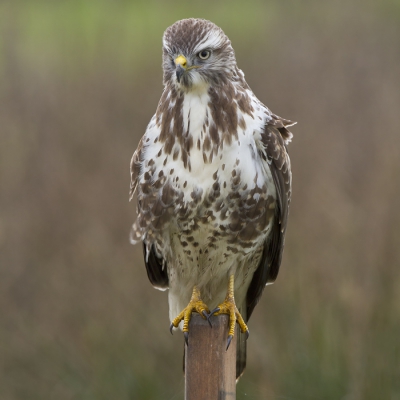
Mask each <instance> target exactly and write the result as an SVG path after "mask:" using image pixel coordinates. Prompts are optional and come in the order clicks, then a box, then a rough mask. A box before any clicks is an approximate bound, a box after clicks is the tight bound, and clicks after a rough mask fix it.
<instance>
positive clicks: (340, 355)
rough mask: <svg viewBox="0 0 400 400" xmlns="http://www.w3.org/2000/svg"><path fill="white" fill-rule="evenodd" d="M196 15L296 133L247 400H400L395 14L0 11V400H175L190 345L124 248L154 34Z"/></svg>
mask: <svg viewBox="0 0 400 400" xmlns="http://www.w3.org/2000/svg"><path fill="white" fill-rule="evenodd" d="M187 17H203V18H207V19H210V20H212V21H213V22H215V23H216V24H218V25H220V26H221V27H222V28H223V29H224V31H225V32H226V33H227V35H228V36H229V37H230V38H231V41H232V43H233V46H234V48H235V50H236V55H237V59H238V63H239V66H240V67H241V68H242V69H243V70H244V71H245V73H246V77H247V80H248V83H249V84H250V86H251V87H252V88H253V89H254V91H255V92H256V94H257V96H258V97H259V98H260V99H261V100H262V101H263V102H265V103H266V104H267V105H268V106H269V107H270V108H271V109H272V110H273V111H274V112H276V113H277V114H278V115H281V116H283V117H285V118H289V119H292V120H297V121H299V125H297V126H296V127H295V128H294V129H293V131H294V135H295V136H294V141H293V143H292V144H291V145H290V154H291V159H292V166H293V167H292V168H293V172H294V190H293V201H292V207H291V215H290V221H289V230H288V236H287V240H286V251H285V255H284V261H283V265H282V269H281V273H280V276H279V278H278V281H277V283H276V284H275V285H273V286H270V287H268V288H267V290H266V291H265V292H264V296H263V298H262V301H261V302H260V304H259V305H258V307H257V308H256V310H255V313H254V316H253V317H252V319H251V320H250V330H251V338H250V340H249V346H248V347H249V349H248V368H247V371H246V373H245V375H244V377H243V378H242V379H241V381H240V382H239V384H238V394H237V398H238V399H300V400H306V399H307V400H308V399H326V400H328V399H332V400H337V399H343V400H369V399H371V400H375V399H390V400H394V399H400V342H399V337H400V279H399V267H400V249H399V243H400V212H399V209H398V206H399V198H400V180H399V176H400V150H399V149H400V146H399V144H400V137H399V128H400V122H399V115H398V114H399V105H400V83H399V82H400V72H399V71H400V70H399V64H400V50H399V49H400V3H399V2H398V1H395V0H382V1H380V2H372V1H361V0H353V1H344V0H337V1H331V2H324V1H316V0H304V1H301V2H299V1H295V0H288V1H279V0H270V1H268V2H264V1H246V2H244V1H238V0H235V1H230V2H227V1H216V0H214V1H201V2H194V1H186V2H181V1H179V2H178V1H168V2H161V1H154V0H148V1H111V0H109V1H106V0H103V1H101V0H97V1H94V0H92V1H90V0H86V1H83V0H82V1H77V0H76V1H74V0H71V1H64V2H61V1H60V2H56V1H50V0H49V1H39V0H36V1H23V0H19V1H18V2H17V1H14V2H11V1H10V2H8V1H4V2H1V3H0V126H1V129H0V183H1V190H0V398H1V399H5V400H14V399H24V400H25V399H33V400H34V399H38V400H39V399H40V400H43V399H84V400H86V399H88V400H89V399H96V400H97V399H114V398H118V399H121V400H123V399H171V400H172V399H182V398H183V375H182V350H183V339H182V337H181V335H179V334H175V335H174V336H173V337H171V335H170V334H169V332H168V325H169V321H168V311H167V309H168V307H167V296H166V294H165V293H163V292H159V291H156V290H154V289H153V288H152V287H151V285H150V283H149V282H148V280H147V276H146V273H145V269H144V266H143V262H142V254H141V248H140V246H136V247H133V246H130V245H129V243H128V233H129V230H130V225H131V223H132V222H133V220H134V218H135V212H134V205H133V204H129V203H128V189H129V161H130V157H131V155H132V153H133V151H134V149H135V148H136V145H137V143H138V140H139V138H140V136H141V135H142V134H143V133H144V131H145V128H146V125H147V123H148V121H149V120H150V118H151V116H152V114H153V112H154V111H155V108H156V105H157V102H158V99H159V97H160V95H161V91H162V83H161V80H162V76H161V67H160V66H161V37H162V33H163V31H164V29H165V28H166V27H167V26H169V25H170V24H172V23H173V22H175V21H176V20H178V19H181V18H187Z"/></svg>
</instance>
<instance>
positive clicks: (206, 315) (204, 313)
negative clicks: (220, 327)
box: [202, 310, 212, 328]
mask: <svg viewBox="0 0 400 400" xmlns="http://www.w3.org/2000/svg"><path fill="white" fill-rule="evenodd" d="M202 314H203V315H204V318H205V319H206V320H207V322H208V324H209V325H210V326H211V328H212V324H211V321H210V315H209V314H207V312H206V310H203V312H202Z"/></svg>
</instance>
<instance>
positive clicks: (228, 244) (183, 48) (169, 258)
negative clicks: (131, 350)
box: [131, 19, 293, 319]
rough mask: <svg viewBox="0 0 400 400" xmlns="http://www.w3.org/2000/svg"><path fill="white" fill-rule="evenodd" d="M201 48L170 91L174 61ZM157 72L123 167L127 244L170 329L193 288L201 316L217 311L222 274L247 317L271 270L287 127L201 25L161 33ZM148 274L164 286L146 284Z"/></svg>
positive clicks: (286, 173) (285, 179) (281, 216)
mask: <svg viewBox="0 0 400 400" xmlns="http://www.w3.org/2000/svg"><path fill="white" fill-rule="evenodd" d="M203 48H207V49H210V50H211V51H212V55H211V57H210V59H209V60H208V63H203V64H201V68H197V69H193V70H191V71H190V72H188V73H186V74H185V75H184V76H183V77H182V80H181V81H180V82H178V81H177V79H176V76H175V73H174V70H175V65H174V63H173V60H174V57H176V56H177V55H179V54H183V55H184V56H185V57H186V58H187V59H188V60H189V61H188V62H193V57H194V55H195V54H196V53H197V52H199V51H201V50H202V49H203ZM190 60H192V61H190ZM163 68H164V84H165V88H164V92H163V94H162V97H161V99H160V102H159V104H158V107H157V111H156V113H155V115H154V116H153V118H152V119H151V121H150V123H149V125H148V127H147V130H146V133H145V135H144V136H143V138H142V139H141V141H140V143H139V146H138V148H137V150H136V152H135V153H134V155H133V157H132V163H131V176H132V181H131V196H132V195H133V193H134V192H135V190H136V191H137V196H138V209H137V211H138V217H137V220H136V222H135V224H134V225H133V227H132V232H131V241H132V242H133V243H137V242H140V241H143V243H144V245H145V255H146V263H147V268H148V273H149V278H150V280H151V281H152V283H153V284H154V285H155V286H158V287H159V288H161V289H166V288H169V304H170V318H171V319H172V318H174V317H175V316H176V315H177V314H179V312H180V311H181V310H182V309H183V308H184V307H185V306H186V305H187V303H188V301H189V299H190V296H191V292H192V289H193V286H194V285H197V286H198V287H199V288H200V291H201V293H202V297H203V300H204V301H205V302H206V303H207V304H208V306H209V307H210V309H212V308H214V307H215V306H217V305H218V304H219V303H221V302H222V301H223V300H224V297H225V294H226V289H227V282H228V280H227V279H228V276H229V275H230V274H231V273H234V274H235V299H236V303H237V304H238V305H239V306H240V307H242V308H246V307H247V315H248V317H249V316H250V314H251V312H252V310H253V308H254V306H255V304H256V303H257V301H258V299H259V297H260V295H261V292H262V288H263V287H264V286H265V284H266V283H268V282H269V281H273V280H274V279H275V278H276V274H277V271H278V269H279V264H280V259H281V254H282V249H283V242H284V234H285V227H286V222H287V214H288V206H289V202H290V194H291V171H290V160H289V156H288V154H287V151H286V146H287V144H288V143H289V142H290V140H291V137H292V134H291V133H290V132H289V131H288V129H287V128H288V127H289V126H290V125H292V124H293V123H292V122H290V121H288V120H285V119H282V118H279V117H277V116H276V115H275V114H273V113H271V111H270V110H269V109H268V108H267V107H265V106H264V105H263V104H262V103H261V102H260V101H259V100H258V99H257V98H256V97H255V95H254V94H253V92H252V91H251V89H250V88H249V86H248V85H247V83H246V81H245V79H244V74H243V73H242V71H241V70H240V69H238V67H237V65H236V60H235V55H234V51H233V49H232V47H231V44H230V41H229V39H228V38H227V37H226V36H225V34H224V33H223V32H222V30H221V29H220V28H218V27H216V26H215V25H214V24H212V23H211V22H209V21H204V20H196V19H190V20H183V21H178V22H177V23H175V24H174V25H173V26H172V27H170V28H168V29H167V31H166V32H165V34H164V41H163ZM150 258H152V259H151V260H150ZM154 268H158V269H159V271H158V273H159V274H160V275H162V276H163V284H158V283H157V279H156V278H154V277H153V278H152V277H151V276H150V274H151V273H152V272H151V271H150V272H149V269H154ZM256 271H258V272H257V273H256ZM250 291H251V293H250Z"/></svg>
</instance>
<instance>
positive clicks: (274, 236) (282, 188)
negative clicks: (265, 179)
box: [246, 114, 295, 319]
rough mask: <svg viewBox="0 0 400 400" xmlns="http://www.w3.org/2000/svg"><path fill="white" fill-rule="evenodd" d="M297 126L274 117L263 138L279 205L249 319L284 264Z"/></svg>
mask: <svg viewBox="0 0 400 400" xmlns="http://www.w3.org/2000/svg"><path fill="white" fill-rule="evenodd" d="M294 124H295V122H291V121H289V120H285V119H283V118H279V117H277V116H276V115H274V114H272V116H271V119H270V120H269V121H267V123H266V125H265V127H264V131H263V132H262V135H261V141H262V144H263V148H264V151H263V152H261V156H262V157H263V158H264V160H265V161H266V162H267V163H268V165H269V168H270V170H271V174H272V177H273V181H274V183H275V188H276V193H277V205H276V208H275V216H274V222H273V225H272V230H271V233H270V235H269V238H268V240H267V242H266V243H265V245H264V249H263V253H262V256H261V260H260V263H259V266H258V268H257V270H256V272H255V273H254V275H253V278H252V281H251V283H250V286H249V289H248V291H247V297H246V303H247V319H249V318H250V316H251V314H252V312H253V310H254V307H255V306H256V304H257V303H258V301H259V299H260V297H261V294H262V292H263V290H264V287H265V285H266V284H267V283H272V282H274V281H275V279H276V277H277V275H278V272H279V266H280V264H281V259H282V253H283V247H284V242H285V231H286V224H287V217H288V213H289V203H290V196H291V187H292V173H291V170H290V159H289V156H288V153H287V150H286V145H287V144H288V143H289V142H290V140H291V138H292V133H291V132H290V131H289V130H288V129H287V128H288V127H289V126H291V125H294Z"/></svg>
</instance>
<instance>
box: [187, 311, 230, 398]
mask: <svg viewBox="0 0 400 400" xmlns="http://www.w3.org/2000/svg"><path fill="white" fill-rule="evenodd" d="M211 322H212V328H211V327H210V325H209V324H208V322H207V321H206V320H204V319H203V318H202V317H201V316H200V315H199V314H197V313H193V314H192V318H191V320H190V324H189V332H190V334H189V346H186V345H185V346H186V347H185V400H235V399H236V336H237V335H235V336H234V337H233V339H232V342H231V344H230V346H229V349H228V351H226V341H227V338H228V322H229V316H228V315H219V316H216V317H211Z"/></svg>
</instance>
